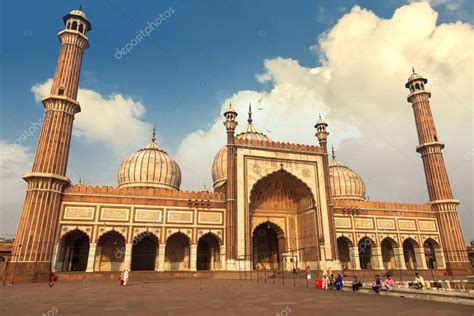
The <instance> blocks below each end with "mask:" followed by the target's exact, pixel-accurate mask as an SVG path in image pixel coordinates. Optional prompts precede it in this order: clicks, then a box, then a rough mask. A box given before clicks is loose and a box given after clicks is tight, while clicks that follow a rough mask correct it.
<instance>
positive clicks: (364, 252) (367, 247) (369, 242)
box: [357, 236, 376, 270]
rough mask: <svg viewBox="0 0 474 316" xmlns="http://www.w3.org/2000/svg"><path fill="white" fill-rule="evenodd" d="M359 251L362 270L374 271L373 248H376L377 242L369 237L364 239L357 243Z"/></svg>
mask: <svg viewBox="0 0 474 316" xmlns="http://www.w3.org/2000/svg"><path fill="white" fill-rule="evenodd" d="M357 246H358V248H359V249H358V251H359V263H360V268H361V269H362V270H373V269H374V267H375V264H374V263H375V262H374V258H373V253H372V248H373V247H375V246H376V245H375V241H374V240H373V239H372V238H370V237H368V236H364V237H362V238H361V239H360V240H359V242H358V243H357Z"/></svg>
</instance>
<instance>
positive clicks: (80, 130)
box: [31, 79, 152, 151]
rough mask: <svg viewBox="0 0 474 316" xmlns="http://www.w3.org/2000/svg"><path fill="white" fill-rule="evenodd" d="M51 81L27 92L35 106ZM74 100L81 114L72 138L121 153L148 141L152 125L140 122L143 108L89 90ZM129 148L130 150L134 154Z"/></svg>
mask: <svg viewBox="0 0 474 316" xmlns="http://www.w3.org/2000/svg"><path fill="white" fill-rule="evenodd" d="M51 84H52V79H49V80H47V81H46V82H43V83H39V84H35V85H34V86H33V88H32V89H31V91H32V92H33V93H34V95H35V99H36V101H37V102H40V100H41V99H42V98H43V97H45V96H47V95H48V94H49V91H50V89H51ZM77 99H78V101H79V103H80V104H81V108H82V111H81V112H80V113H79V114H77V115H76V116H75V120H74V129H73V136H74V137H76V138H78V139H80V140H83V141H85V142H87V143H102V144H104V145H110V146H111V148H112V149H113V150H115V151H123V150H124V149H125V148H128V147H130V145H132V144H133V146H134V147H136V146H137V143H138V144H140V145H141V144H143V143H144V142H146V141H147V140H148V139H149V138H150V132H151V129H152V125H151V124H150V123H147V122H144V121H143V116H144V114H145V107H144V105H143V104H142V103H140V102H137V101H135V100H133V99H132V98H131V97H127V96H124V95H122V94H119V93H113V94H111V95H107V96H104V95H101V94H100V93H98V92H96V91H93V90H90V89H79V91H78V96H77ZM136 149H137V148H133V149H132V150H136Z"/></svg>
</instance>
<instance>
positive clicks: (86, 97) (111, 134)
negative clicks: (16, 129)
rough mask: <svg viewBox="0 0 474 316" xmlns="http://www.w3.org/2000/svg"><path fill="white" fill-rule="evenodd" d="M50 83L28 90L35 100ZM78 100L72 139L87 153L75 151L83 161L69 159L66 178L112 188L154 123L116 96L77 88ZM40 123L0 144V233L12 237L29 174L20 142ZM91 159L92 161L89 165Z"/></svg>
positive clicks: (28, 159) (140, 108)
mask: <svg viewBox="0 0 474 316" xmlns="http://www.w3.org/2000/svg"><path fill="white" fill-rule="evenodd" d="M51 84H52V80H51V79H49V80H47V81H45V82H43V83H39V84H35V85H34V86H33V87H32V89H31V91H32V92H33V93H34V96H35V100H36V102H40V101H41V99H42V98H43V97H45V96H46V95H48V94H49V91H50V89H51ZM78 101H79V102H80V104H81V108H82V112H81V113H79V114H78V115H76V117H75V120H74V128H73V138H74V139H75V140H78V141H79V143H82V144H87V145H88V150H87V154H84V153H83V152H78V153H77V154H78V155H79V156H80V157H79V158H81V157H82V159H78V160H76V159H75V158H77V157H71V159H70V160H72V162H71V161H70V164H69V167H68V176H70V177H71V178H73V181H77V180H78V178H79V177H82V180H83V182H84V183H89V184H106V183H107V184H115V181H114V178H115V174H116V172H117V169H118V166H119V164H120V161H121V160H122V159H123V158H125V157H126V156H127V155H128V154H129V153H130V152H133V151H135V150H137V149H138V148H139V147H140V146H141V145H143V144H144V143H146V142H147V141H149V139H150V135H151V129H152V125H151V124H150V123H147V122H145V121H144V120H143V116H144V114H145V107H144V106H143V104H142V103H140V102H137V101H135V100H133V99H132V98H130V97H127V96H123V95H122V94H119V93H115V94H111V95H108V96H104V95H101V94H100V93H98V92H96V91H93V90H90V89H79V92H78ZM40 123H41V121H39V122H32V123H31V125H30V127H29V128H28V129H26V130H25V131H24V132H23V133H22V134H21V135H20V137H18V139H16V140H15V141H13V142H9V141H7V140H0V154H1V155H0V177H1V183H0V194H1V200H0V207H1V209H0V217H1V221H0V223H1V224H0V225H1V226H0V232H1V233H2V234H5V233H7V234H14V233H15V231H14V230H15V229H16V226H17V223H18V219H19V216H20V213H21V208H22V203H23V199H24V195H25V188H26V183H25V182H24V181H23V180H22V178H21V176H22V175H23V174H25V173H26V172H28V171H30V170H31V163H32V160H33V154H32V153H31V152H30V149H29V148H28V147H26V146H25V145H24V141H25V139H26V138H27V137H29V136H31V135H39V133H36V132H37V131H38V129H39V126H40V125H41V124H40ZM30 129H32V130H31V131H30ZM35 137H36V136H35ZM93 145H97V146H93ZM104 147H105V148H107V150H104ZM72 149H74V148H72ZM90 157H96V159H93V160H92V161H91V159H90ZM84 158H86V159H84Z"/></svg>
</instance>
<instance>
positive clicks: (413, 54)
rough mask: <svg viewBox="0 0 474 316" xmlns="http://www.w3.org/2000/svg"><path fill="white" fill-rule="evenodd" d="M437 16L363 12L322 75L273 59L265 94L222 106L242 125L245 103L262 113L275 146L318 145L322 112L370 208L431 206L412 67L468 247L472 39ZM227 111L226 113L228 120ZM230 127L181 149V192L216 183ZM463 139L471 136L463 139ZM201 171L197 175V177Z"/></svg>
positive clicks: (421, 9)
mask: <svg viewBox="0 0 474 316" xmlns="http://www.w3.org/2000/svg"><path fill="white" fill-rule="evenodd" d="M437 17H438V14H437V12H435V11H434V10H433V9H432V8H431V7H430V5H429V4H428V3H412V4H410V5H406V6H403V7H401V8H399V9H397V10H396V11H395V12H394V15H393V16H392V17H391V18H390V19H382V18H380V17H378V16H377V15H375V14H374V13H373V12H371V11H369V10H365V9H362V8H360V7H358V6H355V7H354V8H352V10H351V11H350V12H349V13H347V14H346V15H344V16H343V17H342V18H341V19H340V20H339V21H338V22H337V24H336V25H335V26H334V27H333V28H331V29H330V30H328V31H327V32H326V33H324V34H323V35H321V36H320V37H319V40H318V42H317V43H316V45H315V46H314V47H313V50H316V51H317V52H318V57H319V58H320V61H321V66H318V67H314V68H308V67H303V66H301V65H300V64H299V63H298V61H297V60H293V59H284V58H275V59H271V60H266V61H265V63H264V66H265V68H264V72H263V73H261V74H258V75H257V77H256V78H257V81H259V82H261V83H263V84H266V85H267V86H268V85H269V86H270V87H271V89H270V90H267V91H239V92H236V93H235V94H234V95H233V96H232V97H230V98H229V99H227V100H225V101H224V103H223V104H222V105H221V109H222V110H223V109H224V108H225V107H226V106H227V105H228V103H229V101H232V105H233V106H234V107H235V108H236V110H237V111H238V112H239V114H240V116H239V117H238V118H239V122H240V125H239V126H240V128H243V127H244V126H245V120H246V117H245V116H246V115H245V113H246V112H247V106H248V103H249V102H250V101H251V102H252V103H254V104H255V103H258V100H261V101H260V103H258V105H257V104H255V107H254V108H257V107H263V110H261V111H258V110H255V111H254V112H255V115H254V116H255V117H254V122H255V124H256V126H257V128H258V129H259V130H260V131H261V132H264V133H267V134H268V136H270V138H272V139H274V140H284V141H291V142H299V143H308V144H314V143H316V142H317V140H316V138H315V137H314V136H313V135H314V128H313V125H314V122H315V120H316V118H317V115H318V113H322V114H323V115H324V116H325V118H326V120H327V121H328V123H329V124H330V126H329V129H330V132H331V135H330V140H329V141H330V142H331V143H334V144H336V145H337V149H338V156H339V158H340V160H342V161H343V162H345V163H346V164H348V165H349V166H351V167H353V168H354V169H356V170H358V171H359V172H360V173H361V175H362V176H363V178H364V179H365V181H366V184H367V186H368V194H369V195H370V196H371V199H372V200H393V201H405V202H425V201H427V199H428V198H427V193H426V192H427V189H426V185H425V180H424V173H423V167H422V161H421V158H420V156H419V154H417V153H416V152H415V147H416V145H417V144H418V140H417V135H416V129H415V122H414V118H413V113H412V110H411V105H410V104H409V103H407V101H406V96H407V94H408V90H407V89H405V87H404V84H405V82H406V80H407V77H408V76H409V74H410V72H411V66H414V67H415V69H416V70H417V71H418V72H420V73H422V74H423V75H424V76H426V77H427V78H428V80H429V85H428V89H431V90H432V93H433V97H432V100H431V106H432V111H433V114H434V118H435V121H436V123H437V126H438V132H439V135H440V137H441V138H442V140H444V141H445V142H446V144H447V146H446V150H445V159H446V161H447V166H448V172H450V175H451V182H452V184H453V187H454V191H455V192H456V196H457V197H458V198H460V199H461V200H462V202H463V204H462V206H461V207H460V213H461V217H462V222H463V226H464V228H465V230H466V235H467V237H468V238H470V237H473V236H474V232H473V229H472V226H473V225H472V223H473V222H474V220H473V214H472V212H470V210H471V209H472V207H473V204H474V203H473V201H472V198H471V194H472V178H470V177H469V176H466V175H472V174H473V169H472V164H471V163H470V161H466V159H465V158H464V155H465V153H466V152H467V151H470V150H471V148H474V146H473V143H472V139H473V126H472V120H473V110H472V108H473V105H472V91H473V86H472V82H473V73H472V66H473V64H472V54H473V52H474V30H473V28H472V26H471V25H469V24H463V23H460V22H457V23H455V24H441V25H438V26H437V25H436V21H437ZM221 112H222V111H221ZM222 121H223V118H222V117H218V118H216V119H215V121H214V123H213V125H212V127H211V128H210V129H209V130H205V131H203V130H199V131H196V132H194V133H191V134H190V135H188V136H187V137H186V138H185V139H184V140H183V142H182V143H181V146H180V147H179V150H178V155H177V160H178V161H179V162H180V166H181V168H182V170H183V187H187V188H190V187H191V188H199V187H201V186H202V183H203V182H207V183H208V184H210V175H209V174H210V172H209V171H210V167H211V163H212V159H213V156H214V154H215V153H216V151H217V149H218V148H220V147H221V146H223V145H224V143H225V129H224V127H223V125H222ZM460 135H464V136H463V137H460ZM196 170H200V174H199V176H198V177H195V174H196Z"/></svg>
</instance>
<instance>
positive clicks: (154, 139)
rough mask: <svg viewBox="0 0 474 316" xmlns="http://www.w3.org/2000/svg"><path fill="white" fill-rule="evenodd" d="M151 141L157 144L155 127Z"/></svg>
mask: <svg viewBox="0 0 474 316" xmlns="http://www.w3.org/2000/svg"><path fill="white" fill-rule="evenodd" d="M151 141H152V142H153V143H154V142H156V130H155V127H154V126H153V133H152V134H151Z"/></svg>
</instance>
